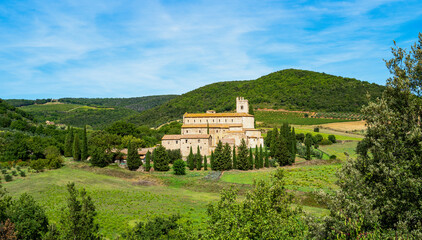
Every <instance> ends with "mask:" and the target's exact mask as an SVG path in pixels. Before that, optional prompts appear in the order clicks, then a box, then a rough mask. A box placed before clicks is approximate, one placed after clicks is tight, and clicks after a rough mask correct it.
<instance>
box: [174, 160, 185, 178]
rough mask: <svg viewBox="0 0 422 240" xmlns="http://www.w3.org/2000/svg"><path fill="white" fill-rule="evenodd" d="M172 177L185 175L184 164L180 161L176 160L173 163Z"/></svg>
mask: <svg viewBox="0 0 422 240" xmlns="http://www.w3.org/2000/svg"><path fill="white" fill-rule="evenodd" d="M173 173H174V175H186V164H185V161H183V160H182V159H178V160H176V161H174V163H173Z"/></svg>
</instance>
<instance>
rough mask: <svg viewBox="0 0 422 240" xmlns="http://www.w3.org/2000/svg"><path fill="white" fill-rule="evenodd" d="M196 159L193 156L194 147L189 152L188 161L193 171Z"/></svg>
mask: <svg viewBox="0 0 422 240" xmlns="http://www.w3.org/2000/svg"><path fill="white" fill-rule="evenodd" d="M194 158H195V156H194V155H193V152H192V147H190V151H189V155H188V159H187V161H188V168H189V170H191V171H192V170H194V169H195V162H194Z"/></svg>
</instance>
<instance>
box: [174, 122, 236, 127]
mask: <svg viewBox="0 0 422 240" xmlns="http://www.w3.org/2000/svg"><path fill="white" fill-rule="evenodd" d="M241 126H242V124H241V123H233V124H210V125H209V127H210V128H229V127H241ZM182 128H207V124H183V125H182Z"/></svg>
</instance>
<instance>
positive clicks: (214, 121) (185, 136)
mask: <svg viewBox="0 0 422 240" xmlns="http://www.w3.org/2000/svg"><path fill="white" fill-rule="evenodd" d="M248 111H249V104H248V100H246V99H244V98H242V97H237V98H236V112H235V113H216V112H215V111H207V112H206V113H185V114H184V115H183V125H182V130H181V134H180V135H164V137H163V138H162V145H163V146H164V147H165V148H166V149H172V150H174V149H180V152H181V154H182V156H183V157H186V156H188V155H189V152H190V148H191V147H192V151H193V153H196V151H197V147H198V146H199V149H200V152H201V155H210V154H211V151H214V149H215V147H216V146H217V144H218V142H219V141H221V142H222V143H223V144H226V143H228V144H229V145H230V146H231V147H234V146H236V147H237V146H239V145H240V143H241V140H242V139H244V140H245V142H246V145H247V146H248V147H251V148H254V147H256V146H260V145H264V139H263V138H262V136H261V131H260V130H259V129H255V128H254V122H255V118H254V116H253V115H251V114H249V113H248Z"/></svg>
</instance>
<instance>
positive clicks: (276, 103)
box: [127, 69, 385, 126]
mask: <svg viewBox="0 0 422 240" xmlns="http://www.w3.org/2000/svg"><path fill="white" fill-rule="evenodd" d="M384 88H385V87H384V86H380V85H377V84H370V83H368V82H365V81H359V80H356V79H352V78H343V77H339V76H333V75H329V74H325V73H318V72H312V71H305V70H296V69H286V70H282V71H278V72H274V73H271V74H268V75H266V76H263V77H260V78H258V79H256V80H249V81H231V82H218V83H213V84H210V85H206V86H204V87H201V88H198V89H195V90H193V91H191V92H188V93H185V94H183V95H180V96H178V97H176V98H174V99H172V100H170V101H168V102H166V103H164V104H162V105H160V106H157V107H155V108H152V109H150V110H147V111H144V112H142V113H140V114H137V115H133V116H130V117H128V118H127V120H128V121H129V122H132V123H135V124H147V125H150V126H157V125H159V124H162V123H165V122H168V121H171V120H175V119H178V118H181V117H182V115H183V114H184V113H185V112H204V111H206V110H208V109H214V110H216V111H217V112H225V111H232V110H234V109H235V104H236V103H235V99H236V96H243V97H245V98H247V99H248V100H249V102H250V103H251V104H252V105H253V106H254V108H273V109H278V108H284V109H289V110H312V111H329V112H357V111H359V109H360V108H361V106H362V105H364V104H365V103H367V99H366V93H369V94H370V95H371V96H372V97H379V96H381V94H382V92H383V90H384Z"/></svg>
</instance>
